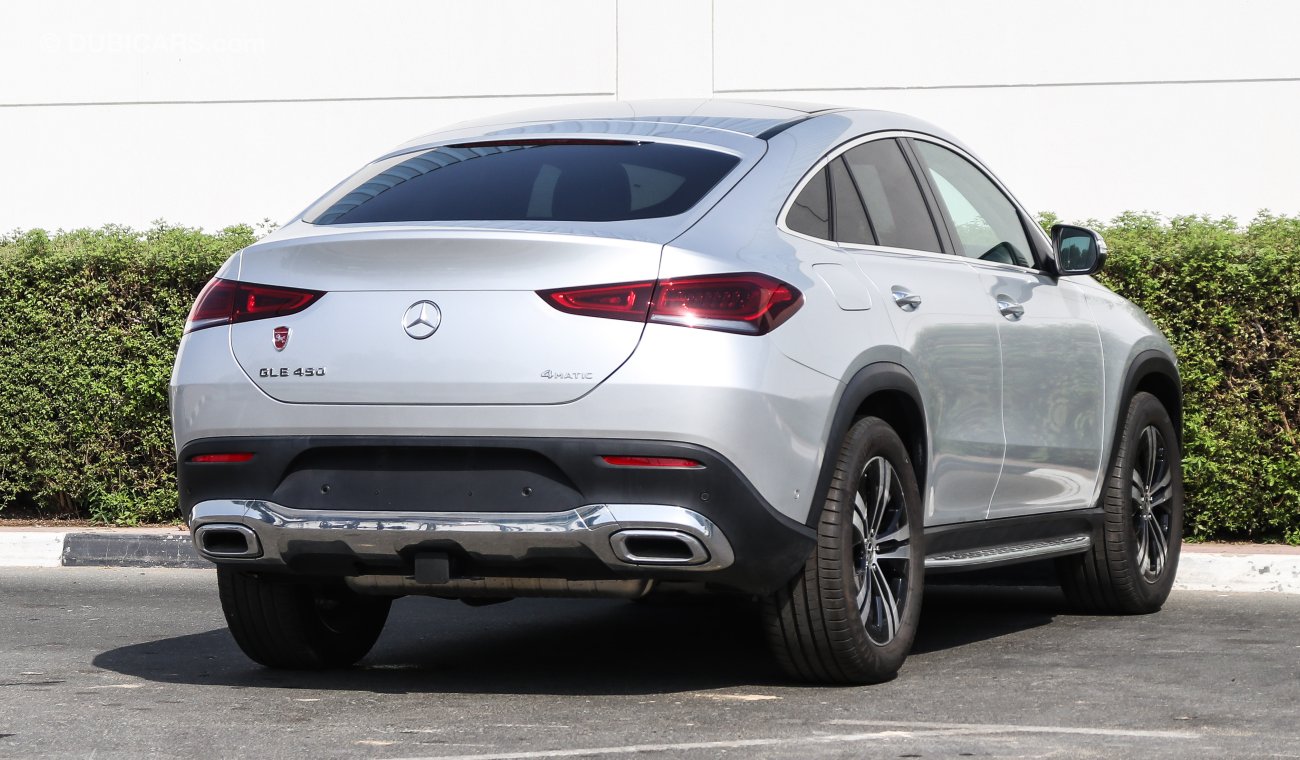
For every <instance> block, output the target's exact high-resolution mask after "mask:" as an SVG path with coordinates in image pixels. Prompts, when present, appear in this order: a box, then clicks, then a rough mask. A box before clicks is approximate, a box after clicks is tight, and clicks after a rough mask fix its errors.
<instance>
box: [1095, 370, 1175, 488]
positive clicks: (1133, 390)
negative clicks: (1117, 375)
mask: <svg viewBox="0 0 1300 760" xmlns="http://www.w3.org/2000/svg"><path fill="white" fill-rule="evenodd" d="M1152 378H1155V379H1156V382H1157V383H1161V384H1162V385H1163V387H1160V388H1156V389H1154V390H1152V385H1151V383H1150V380H1151V379H1152ZM1140 390H1148V392H1151V394H1152V395H1153V396H1155V397H1156V399H1157V400H1159V401H1160V403H1161V404H1162V405H1164V407H1165V410H1166V411H1168V412H1169V419H1170V420H1171V421H1172V422H1173V423H1174V434H1175V435H1176V436H1177V437H1178V446H1179V448H1180V449H1181V448H1182V445H1183V383H1182V379H1181V377H1180V375H1179V374H1178V367H1177V365H1175V364H1174V360H1173V359H1171V358H1170V357H1169V355H1168V354H1166V353H1164V352H1163V351H1159V350H1156V349H1154V348H1150V349H1147V350H1145V351H1142V352H1140V353H1139V354H1138V355H1137V356H1135V357H1133V360H1132V361H1130V362H1129V365H1128V369H1126V370H1125V371H1124V385H1123V387H1122V389H1121V392H1120V394H1119V396H1118V398H1119V403H1118V405H1117V407H1116V409H1115V431H1114V434H1113V435H1111V440H1110V445H1109V447H1108V448H1107V450H1106V458H1105V460H1104V461H1103V467H1104V468H1106V470H1105V471H1109V468H1110V463H1111V460H1112V459H1113V458H1114V456H1115V452H1116V451H1117V450H1118V449H1119V441H1120V438H1121V437H1122V436H1123V435H1124V418H1125V416H1126V414H1127V412H1128V406H1129V404H1130V403H1132V401H1133V397H1134V396H1135V395H1137V393H1138V392H1139V391H1140Z"/></svg>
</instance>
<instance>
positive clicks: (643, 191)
mask: <svg viewBox="0 0 1300 760" xmlns="http://www.w3.org/2000/svg"><path fill="white" fill-rule="evenodd" d="M739 161H740V160H739V159H738V158H736V157H735V156H731V155H728V154H726V153H720V152H718V151H714V150H708V149H704V148H690V147H685V146H681V145H665V144H662V143H633V142H618V141H609V142H592V141H583V142H575V141H563V140H556V141H549V142H548V141H530V142H528V143H522V144H500V143H494V144H491V145H484V144H478V145H468V146H459V147H441V148H434V149H432V150H424V151H420V152H418V153H414V154H411V153H408V154H403V155H401V156H396V157H394V158H391V159H389V160H387V161H382V162H379V163H376V164H372V165H371V166H368V167H366V168H365V169H364V170H362V171H361V172H360V173H358V174H357V175H356V176H355V177H353V178H352V179H351V180H349V181H348V182H346V183H344V185H343V186H342V187H341V188H339V189H338V190H336V191H335V192H333V193H331V194H330V195H329V196H327V197H326V198H325V199H324V200H322V201H321V202H319V203H318V204H316V206H314V207H313V208H312V209H311V210H309V211H308V212H307V214H306V216H305V218H306V219H308V220H309V221H311V222H312V223H313V224H354V223H358V222H368V223H374V222H441V221H454V220H478V221H499V220H529V219H536V220H555V221H571V222H610V221H617V220H622V219H649V218H653V217H661V216H673V215H675V214H680V213H682V212H684V211H687V210H688V209H690V208H691V207H692V206H694V205H695V204H696V203H697V202H698V201H699V200H700V198H702V197H703V196H704V195H705V194H706V193H708V192H709V190H710V189H712V188H713V186H714V185H716V184H717V183H718V181H719V180H721V179H722V178H723V177H724V176H726V174H727V172H729V171H731V169H732V168H734V167H735V166H736V164H737V163H739Z"/></svg>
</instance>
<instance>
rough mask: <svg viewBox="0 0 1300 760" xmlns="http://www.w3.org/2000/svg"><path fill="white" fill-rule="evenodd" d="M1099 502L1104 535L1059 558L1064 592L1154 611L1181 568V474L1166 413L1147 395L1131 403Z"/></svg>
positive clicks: (1075, 598) (1087, 601)
mask: <svg viewBox="0 0 1300 760" xmlns="http://www.w3.org/2000/svg"><path fill="white" fill-rule="evenodd" d="M1101 502H1102V503H1101V507H1102V513H1103V523H1102V530H1101V540H1099V541H1097V542H1096V543H1095V544H1094V545H1093V547H1092V548H1091V549H1090V550H1089V551H1088V552H1085V553H1083V554H1078V555H1074V556H1071V557H1064V558H1062V559H1061V560H1059V561H1058V566H1057V567H1058V571H1059V575H1060V577H1061V587H1062V588H1063V589H1064V590H1065V594H1066V597H1067V598H1068V599H1069V600H1070V602H1071V603H1072V604H1073V605H1074V606H1075V607H1076V608H1078V609H1080V610H1081V611H1084V612H1094V613H1102V614H1127V615H1133V614H1144V613H1149V612H1155V611H1157V610H1159V609H1160V607H1161V606H1162V605H1163V604H1164V603H1165V600H1166V599H1167V598H1168V597H1169V592H1170V590H1171V589H1172V588H1173V584H1174V575H1175V574H1176V573H1177V571H1178V556H1179V553H1180V549H1181V546H1182V535H1183V473H1182V455H1181V453H1180V451H1179V447H1178V436H1177V434H1176V431H1175V430H1174V425H1173V422H1172V421H1171V420H1170V418H1169V412H1168V411H1167V410H1166V409H1165V407H1164V405H1163V404H1161V403H1160V401H1159V400H1158V399H1157V398H1156V397H1155V396H1152V395H1151V394H1149V393H1138V394H1136V395H1135V396H1134V397H1133V399H1132V401H1130V402H1129V406H1128V411H1127V414H1126V415H1125V417H1124V431H1123V435H1122V437H1121V438H1120V442H1119V446H1118V448H1117V449H1116V450H1115V456H1114V460H1113V461H1112V462H1111V467H1110V472H1109V474H1108V476H1107V479H1106V484H1105V488H1104V490H1103V491H1102V498H1101Z"/></svg>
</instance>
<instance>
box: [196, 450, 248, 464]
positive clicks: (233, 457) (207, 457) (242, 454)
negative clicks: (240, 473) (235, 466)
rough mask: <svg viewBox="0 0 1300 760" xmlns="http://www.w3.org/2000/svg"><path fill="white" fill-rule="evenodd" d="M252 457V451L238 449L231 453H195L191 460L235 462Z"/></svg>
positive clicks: (217, 462)
mask: <svg viewBox="0 0 1300 760" xmlns="http://www.w3.org/2000/svg"><path fill="white" fill-rule="evenodd" d="M252 458H253V454H252V452H248V451H237V452H234V453H230V454H195V455H194V456H192V457H190V461H191V462H198V463H200V464H230V463H233V462H247V461H248V460H250V459H252Z"/></svg>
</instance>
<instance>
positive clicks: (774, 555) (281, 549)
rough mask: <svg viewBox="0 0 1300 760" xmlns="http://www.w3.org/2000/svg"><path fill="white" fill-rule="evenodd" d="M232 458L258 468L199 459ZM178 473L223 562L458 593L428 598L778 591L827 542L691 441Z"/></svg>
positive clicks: (295, 443)
mask: <svg viewBox="0 0 1300 760" xmlns="http://www.w3.org/2000/svg"><path fill="white" fill-rule="evenodd" d="M223 451H224V452H230V451H239V452H246V453H251V454H252V455H253V457H252V458H251V459H250V460H248V461H247V462H234V463H226V462H223V463H203V462H194V461H191V460H192V459H193V458H194V457H195V456H198V455H201V454H205V453H213V452H223ZM609 453H616V454H623V455H630V456H657V457H678V458H688V459H692V460H694V461H696V462H698V463H699V465H700V466H699V467H695V468H690V469H674V470H658V469H655V468H617V467H611V466H609V465H608V464H606V463H605V462H604V461H603V460H602V459H601V456H600V455H601V454H609ZM421 462H425V463H426V466H423V467H422V466H421V464H420V463H421ZM179 475H180V477H179V485H180V492H181V494H182V509H183V511H184V513H185V514H186V515H187V518H188V521H189V523H190V527H191V529H192V530H193V531H194V535H195V543H196V546H197V547H198V549H199V551H200V553H201V554H202V555H203V556H205V557H207V558H208V559H211V560H213V561H214V562H218V563H222V564H230V565H241V566H246V567H248V568H249V569H261V570H264V571H268V572H285V573H291V574H296V575H302V576H335V577H351V578H359V577H367V578H371V577H376V576H381V577H386V578H389V579H399V578H408V579H410V578H413V579H416V580H419V578H420V577H421V576H422V574H425V573H426V571H427V569H428V568H429V567H435V568H436V567H441V568H443V569H442V570H440V571H439V573H438V574H439V577H437V578H436V581H437V582H438V583H442V584H445V585H444V586H443V587H442V588H441V589H440V588H424V589H419V591H421V592H423V593H435V594H436V593H439V592H440V591H441V592H445V593H446V595H449V596H456V595H460V593H459V590H460V589H463V588H464V587H465V584H466V583H467V582H469V581H476V580H477V579H504V578H509V579H516V580H517V579H564V580H575V581H628V580H688V581H702V582H706V583H709V584H714V585H717V586H720V587H724V588H730V589H733V590H739V591H744V592H748V593H763V592H766V591H770V590H772V589H774V588H776V587H777V586H779V585H780V584H782V583H784V582H785V581H787V580H788V579H789V578H790V577H792V576H793V575H794V574H795V573H796V572H798V570H799V568H800V567H802V565H803V562H804V560H805V559H806V558H807V556H808V554H809V552H810V551H811V549H812V546H813V540H814V537H813V534H812V532H811V531H810V530H809V529H808V528H806V527H805V526H803V525H800V524H798V523H796V522H794V521H792V520H790V519H789V518H786V517H784V516H783V515H781V514H780V513H778V512H776V510H774V509H773V508H772V507H771V506H770V505H768V504H767V503H766V502H764V501H763V499H762V498H761V497H760V496H759V495H758V493H757V492H756V491H755V490H754V488H753V487H752V485H750V484H749V483H748V481H747V480H746V479H745V478H744V477H743V476H742V475H740V473H739V472H738V471H737V470H736V469H735V468H734V466H732V465H731V464H730V463H729V462H727V461H726V460H725V459H723V458H722V457H720V456H719V455H718V454H716V453H715V452H712V451H710V450H708V449H705V448H703V447H699V446H694V445H690V444H684V443H671V442H662V441H626V440H610V439H517V438H509V439H501V438H390V437H372V438H359V437H346V436H341V437H319V436H313V437H271V438H267V437H260V438H224V439H205V440H203V441H196V442H194V443H192V444H190V445H189V446H187V447H186V448H185V450H184V451H183V452H182V455H181V460H180V465H179ZM503 507H504V508H503ZM440 563H441V564H440ZM426 578H427V576H426ZM434 585H437V583H435V584H434ZM390 587H392V586H391V584H390ZM412 591H413V589H411V588H409V587H408V588H407V589H406V592H407V593H411V592H412ZM556 593H563V592H562V591H559V592H556Z"/></svg>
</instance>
